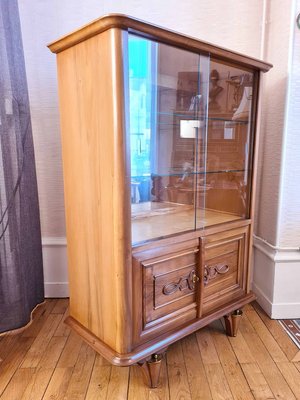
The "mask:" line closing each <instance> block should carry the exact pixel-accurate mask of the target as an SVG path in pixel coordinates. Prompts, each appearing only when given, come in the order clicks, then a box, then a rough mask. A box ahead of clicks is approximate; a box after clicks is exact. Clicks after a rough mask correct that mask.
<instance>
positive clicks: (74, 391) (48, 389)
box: [0, 299, 300, 400]
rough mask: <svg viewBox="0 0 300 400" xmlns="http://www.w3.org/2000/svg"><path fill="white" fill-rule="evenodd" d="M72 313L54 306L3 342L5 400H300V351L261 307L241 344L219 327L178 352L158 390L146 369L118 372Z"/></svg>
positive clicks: (252, 312)
mask: <svg viewBox="0 0 300 400" xmlns="http://www.w3.org/2000/svg"><path fill="white" fill-rule="evenodd" d="M67 308H68V300H66V299H59V300H57V299H51V300H47V301H46V302H45V303H44V304H42V305H41V306H40V307H39V308H38V309H37V310H36V311H35V313H34V319H33V322H32V323H31V325H30V326H29V327H28V328H27V329H26V330H25V331H23V332H20V333H17V334H7V335H4V336H2V337H1V338H0V399H1V400H50V399H51V400H123V399H124V400H127V399H128V400H219V399H220V400H221V399H223V400H224V399H228V400H247V399H255V400H267V399H268V400H270V399H280V400H284V399H286V400H293V399H299V400H300V362H299V354H300V353H299V349H298V347H297V346H296V345H295V344H294V343H293V341H292V340H291V339H290V338H289V337H288V335H287V334H286V333H285V331H284V330H283V328H282V326H281V325H280V324H279V322H278V321H275V320H270V319H269V318H268V316H267V315H266V314H265V313H264V311H263V310H262V309H261V308H260V307H259V305H258V304H256V303H254V304H253V305H248V306H246V307H245V308H244V316H243V317H242V320H241V325H240V330H239V333H238V336H237V337H236V338H230V337H227V336H226V335H225V333H224V328H223V324H222V323H221V321H215V322H214V323H213V324H211V325H210V326H208V327H205V328H203V329H202V330H199V331H198V332H196V333H194V334H192V335H190V336H188V337H187V338H185V339H183V340H181V341H179V342H177V343H175V344H174V345H172V346H171V347H170V348H169V349H168V351H167V353H166V356H165V358H164V359H163V362H162V371H161V382H160V385H159V387H158V388H157V389H149V388H148V387H147V386H145V384H144V381H143V378H142V374H141V371H140V369H139V367H137V366H132V367H130V368H129V367H125V368H118V367H115V366H111V365H110V364H109V363H108V362H107V361H106V360H104V359H103V358H102V357H101V356H100V355H98V354H96V353H95V352H94V350H92V349H91V348H90V347H89V346H88V345H87V344H86V343H84V342H83V341H82V340H81V339H80V338H79V337H78V336H77V335H76V334H75V333H74V332H71V331H70V329H69V328H68V327H67V326H66V325H65V324H64V323H63V320H64V318H65V317H66V315H67V312H68V310H67Z"/></svg>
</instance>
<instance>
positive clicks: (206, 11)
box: [19, 0, 263, 296]
mask: <svg viewBox="0 0 300 400" xmlns="http://www.w3.org/2000/svg"><path fill="white" fill-rule="evenodd" d="M19 11H20V19H21V26H22V34H23V45H24V52H25V63H26V69H27V79H28V86H29V98H30V106H31V115H32V124H33V136H34V145H35V155H36V165H37V178H38V189H39V199H40V212H41V225H42V235H43V243H44V251H43V253H44V268H45V287H46V295H48V296H55V295H67V283H66V256H65V250H66V249H65V246H64V244H63V243H64V240H65V239H64V238H65V224H64V206H63V181H62V166H61V151H60V136H59V114H58V98H57V82H56V66H55V55H54V54H52V53H50V51H49V50H48V49H47V47H46V44H47V43H49V42H51V41H53V40H55V39H57V38H58V37H60V36H62V35H63V34H66V33H69V32H70V31H72V30H74V29H77V28H78V27H80V26H81V25H83V24H86V23H88V22H90V21H91V20H93V19H96V18H98V17H100V16H101V15H103V14H106V13H110V12H117V13H125V14H128V15H131V16H134V17H137V18H140V19H144V20H146V21H149V22H152V23H155V24H158V25H162V26H164V27H167V28H170V29H173V30H176V31H179V32H182V33H185V34H188V35H191V36H195V37H197V38H199V39H203V40H205V41H210V42H212V43H216V44H218V45H220V46H223V47H228V48H230V49H232V50H235V51H238V52H241V53H245V54H247V55H250V56H253V57H257V58H258V57H259V56H260V47H261V31H262V13H263V1H262V0H251V1H249V0H239V1H237V0H226V1H224V0H214V1H207V0H187V1H181V2H180V1H178V0H168V1H167V0H165V1H161V0H152V1H139V0H126V1H125V0H115V1H112V0H110V1H108V0H103V1H100V0H85V1H82V0H63V1H61V0H60V1H59V0H30V1H28V0H19ZM49 243H51V245H49Z"/></svg>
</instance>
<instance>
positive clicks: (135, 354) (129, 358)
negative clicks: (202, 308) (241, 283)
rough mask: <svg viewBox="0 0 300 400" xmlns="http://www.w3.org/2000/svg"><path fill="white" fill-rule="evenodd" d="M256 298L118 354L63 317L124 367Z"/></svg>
mask: <svg viewBox="0 0 300 400" xmlns="http://www.w3.org/2000/svg"><path fill="white" fill-rule="evenodd" d="M254 300H256V295H255V294H254V293H252V292H250V293H249V294H247V295H246V296H244V297H242V298H239V299H237V300H235V301H234V302H230V303H229V304H228V305H227V306H225V307H224V306H222V308H220V309H218V310H216V311H214V312H212V313H211V314H208V315H206V316H205V317H203V318H201V319H200V320H198V319H197V320H194V322H191V323H188V324H186V325H184V326H183V327H181V328H180V329H178V330H177V331H173V332H167V333H165V334H164V335H161V336H160V337H159V338H156V339H153V340H151V341H149V342H147V343H145V344H143V345H141V346H138V347H136V348H135V349H134V350H133V351H132V352H130V353H126V354H120V353H117V352H116V351H114V350H113V349H112V348H111V347H109V346H108V345H107V344H105V343H104V342H103V341H102V340H100V339H99V338H97V337H96V336H95V335H94V334H92V333H91V332H90V331H89V330H88V329H86V328H85V327H84V326H83V325H81V324H80V322H78V321H76V320H75V319H74V318H73V317H71V316H69V317H67V318H66V319H65V323H66V324H67V325H68V326H70V327H71V328H72V329H73V330H74V331H75V332H76V333H77V334H78V335H79V336H80V337H81V338H82V339H83V340H84V341H85V342H86V343H87V344H89V345H90V346H91V347H92V348H93V349H94V350H95V351H97V352H98V353H99V354H101V355H102V357H104V358H105V359H106V360H107V361H109V362H111V363H112V364H113V365H116V366H119V367H125V366H129V365H133V364H136V363H137V362H139V361H141V360H144V359H146V358H147V357H149V356H151V354H154V353H159V352H160V351H161V350H162V349H164V348H166V347H168V346H170V345H171V344H172V343H174V342H176V341H177V340H179V339H182V338H184V337H185V336H188V335H190V334H191V333H193V332H195V331H197V330H198V329H200V328H203V327H204V326H206V325H208V324H209V323H210V322H212V321H214V320H216V319H219V318H221V317H223V316H224V315H227V314H230V313H231V312H233V311H235V310H236V309H238V308H242V307H243V306H245V305H246V304H248V303H251V302H252V301H254Z"/></svg>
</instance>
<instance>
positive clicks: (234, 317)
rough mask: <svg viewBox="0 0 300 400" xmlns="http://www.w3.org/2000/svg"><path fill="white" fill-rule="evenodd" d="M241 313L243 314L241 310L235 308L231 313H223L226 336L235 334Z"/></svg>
mask: <svg viewBox="0 0 300 400" xmlns="http://www.w3.org/2000/svg"><path fill="white" fill-rule="evenodd" d="M242 315H243V311H242V310H235V311H234V312H233V313H232V314H230V315H225V317H224V319H225V329H226V335H228V336H236V335H237V332H238V329H239V325H240V322H241V318H242Z"/></svg>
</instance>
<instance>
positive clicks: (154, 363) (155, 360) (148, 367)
mask: <svg viewBox="0 0 300 400" xmlns="http://www.w3.org/2000/svg"><path fill="white" fill-rule="evenodd" d="M162 357H163V356H162V354H153V355H152V357H151V359H150V360H146V361H144V362H141V363H138V365H139V366H140V367H141V371H142V373H143V377H144V381H145V383H146V385H148V386H149V387H150V388H156V387H157V386H158V385H159V375H160V369H161V362H162Z"/></svg>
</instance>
